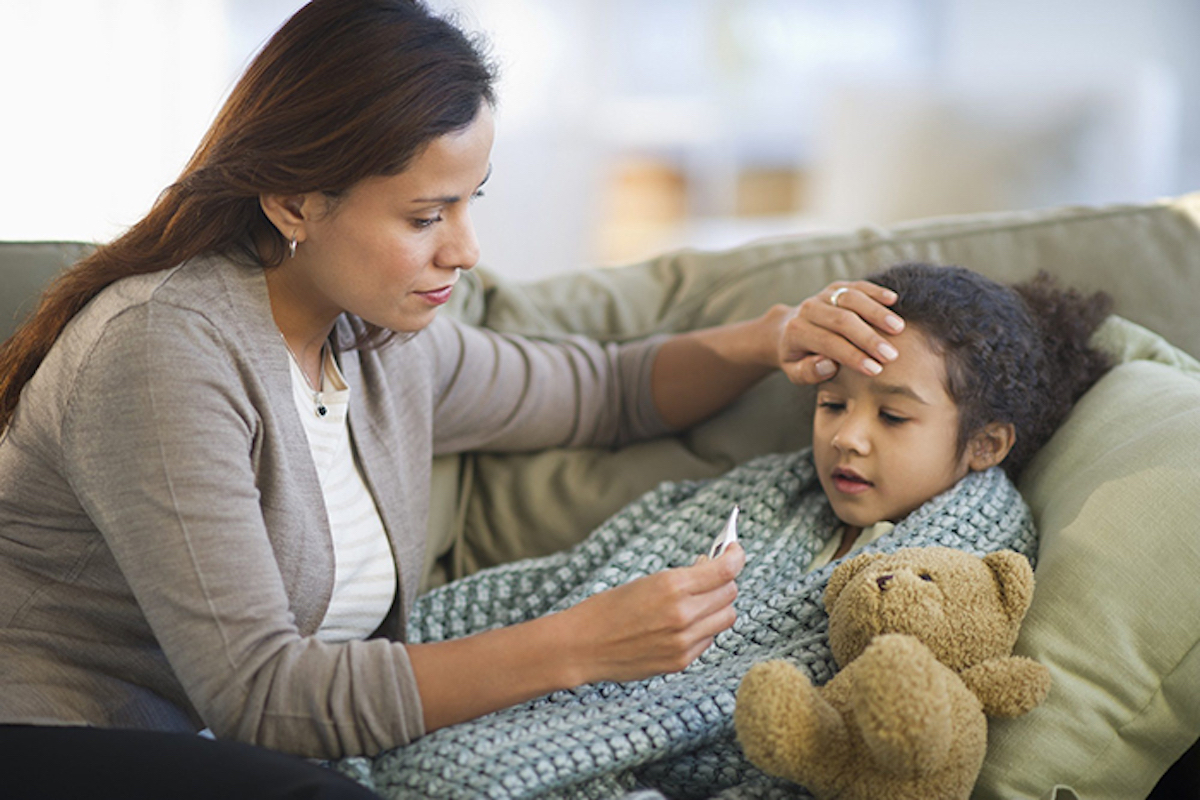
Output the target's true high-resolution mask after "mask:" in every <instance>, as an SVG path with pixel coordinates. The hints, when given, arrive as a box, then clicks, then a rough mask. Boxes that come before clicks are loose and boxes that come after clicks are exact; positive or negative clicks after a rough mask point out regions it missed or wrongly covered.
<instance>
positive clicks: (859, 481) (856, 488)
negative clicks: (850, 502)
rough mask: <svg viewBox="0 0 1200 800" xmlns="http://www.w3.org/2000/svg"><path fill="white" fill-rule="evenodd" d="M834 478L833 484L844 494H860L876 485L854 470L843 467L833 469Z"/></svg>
mask: <svg viewBox="0 0 1200 800" xmlns="http://www.w3.org/2000/svg"><path fill="white" fill-rule="evenodd" d="M832 478H833V485H834V486H835V487H836V488H837V490H838V491H839V492H842V493H844V494H859V493H860V492H865V491H867V490H868V489H870V488H871V487H872V486H874V485H875V484H873V483H871V482H870V481H869V480H867V479H866V478H864V477H863V476H861V475H859V474H858V473H857V472H855V471H854V470H852V469H844V468H842V467H838V468H837V469H835V470H834V471H833V475H832Z"/></svg>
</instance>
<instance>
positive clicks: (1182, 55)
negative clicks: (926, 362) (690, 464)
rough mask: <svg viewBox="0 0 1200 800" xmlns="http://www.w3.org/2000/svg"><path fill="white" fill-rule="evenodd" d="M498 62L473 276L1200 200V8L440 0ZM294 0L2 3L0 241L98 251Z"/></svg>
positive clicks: (778, 0) (1151, 3)
mask: <svg viewBox="0 0 1200 800" xmlns="http://www.w3.org/2000/svg"><path fill="white" fill-rule="evenodd" d="M430 4H431V5H432V6H433V7H434V8H436V9H438V10H439V11H440V12H444V13H448V14H452V15H455V17H456V18H457V19H458V20H459V21H460V23H461V24H462V25H463V26H464V27H466V28H468V29H469V30H472V31H478V32H481V33H483V34H484V35H486V36H487V38H488V40H489V41H490V48H491V52H492V55H493V57H494V58H495V60H496V62H497V63H498V64H499V66H500V69H501V82H500V87H499V88H500V108H499V113H498V117H497V124H498V129H497V139H496V145H495V150H494V153H493V163H494V167H495V169H494V174H493V177H492V179H491V181H490V182H489V184H488V187H487V195H486V197H485V198H484V199H482V200H481V201H479V203H478V204H477V205H476V207H475V219H476V224H477V226H478V228H479V236H480V240H481V242H482V245H483V251H484V256H483V258H484V262H485V263H487V264H488V265H489V266H492V267H494V268H496V269H498V270H500V271H502V272H503V273H505V274H506V275H508V276H510V277H513V278H518V279H533V278H537V277H540V276H543V275H547V274H551V273H554V272H560V271H565V270H570V269H575V268H577V267H579V266H584V265H592V264H604V263H622V262H626V261H630V260H634V259H637V258H641V257H644V256H647V255H650V254H653V253H656V252H659V251H661V250H664V249H668V248H673V247H679V246H696V247H701V248H720V247H727V246H731V245H734V244H738V243H740V242H743V241H746V240H749V239H754V238H760V237H764V236H775V235H783V234H787V233H792V232H797V231H812V230H824V229H838V228H844V227H846V226H853V225H860V224H871V223H878V224H885V223H890V222H896V221H900V220H905V219H913V218H918V217H925V216H931V215H940V214H950V213H965V212H976V211H990V210H1001V209H1017V208H1032V207H1039V206H1046V205H1059V204H1066V203H1088V204H1091V203H1105V202H1120V201H1136V200H1146V199H1151V198H1154V197H1158V196H1163V195H1171V194H1179V193H1182V192H1186V191H1191V190H1194V189H1200V48H1197V47H1196V46H1195V41H1196V39H1197V37H1198V36H1200V2H1197V0H430ZM299 5H300V2H298V0H171V1H170V2H166V0H59V2H55V3H42V2H30V1H29V0H0V108H3V120H4V122H3V124H2V125H0V187H2V189H3V191H0V239H39V238H71V239H95V240H104V239H108V238H111V237H112V236H113V235H115V234H116V233H117V232H119V231H120V230H121V229H122V228H123V227H124V226H126V225H129V224H130V223H132V222H133V221H135V220H136V219H137V218H138V216H140V215H141V214H142V213H144V211H145V210H146V209H147V208H148V207H149V205H150V203H151V202H152V201H153V199H154V196H155V195H156V194H157V192H158V191H159V190H161V189H162V187H163V186H165V185H166V184H168V183H169V182H170V181H171V180H172V179H173V178H174V177H175V175H176V174H177V173H178V171H179V169H180V168H181V167H182V165H183V163H184V162H185V161H186V159H187V157H188V156H189V155H190V153H191V150H192V149H193V148H194V147H195V145H196V143H197V142H198V140H199V138H200V135H201V134H202V133H203V131H204V129H205V127H206V126H207V124H208V122H209V121H210V120H211V118H212V116H213V114H214V113H215V111H216V109H217V107H218V106H219V104H220V102H221V100H222V99H223V97H224V95H225V94H226V93H227V91H228V89H229V87H230V85H231V83H232V81H233V80H234V79H235V77H236V75H237V74H238V72H239V71H240V70H241V68H242V67H243V66H244V65H245V64H246V62H247V61H248V59H249V58H250V57H251V55H252V54H253V53H254V52H255V51H256V50H257V48H258V47H259V46H260V45H261V43H262V41H263V40H264V39H265V38H266V37H267V36H269V35H270V33H271V32H272V31H273V30H274V29H275V28H276V27H278V25H279V24H281V23H282V21H283V20H284V19H285V18H286V17H287V16H288V15H289V14H290V13H291V12H292V11H294V10H295V9H296V8H297V7H298V6H299Z"/></svg>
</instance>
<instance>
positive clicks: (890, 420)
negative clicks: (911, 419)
mask: <svg viewBox="0 0 1200 800" xmlns="http://www.w3.org/2000/svg"><path fill="white" fill-rule="evenodd" d="M879 418H880V419H882V420H883V421H884V422H885V423H887V424H888V425H902V424H904V423H905V422H908V418H907V417H901V416H899V415H898V414H893V413H891V412H890V411H880V412H879Z"/></svg>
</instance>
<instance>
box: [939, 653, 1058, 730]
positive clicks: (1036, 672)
mask: <svg viewBox="0 0 1200 800" xmlns="http://www.w3.org/2000/svg"><path fill="white" fill-rule="evenodd" d="M959 677H961V678H962V680H963V683H965V684H966V685H967V687H968V688H969V689H970V690H971V691H973V692H974V693H975V695H976V696H977V697H978V698H979V701H980V702H981V703H982V704H983V713H985V714H987V715H988V716H990V717H1019V716H1021V715H1022V714H1024V713H1026V712H1028V711H1032V710H1033V709H1034V708H1036V707H1037V706H1038V705H1039V704H1041V702H1042V701H1043V700H1045V699H1046V693H1047V692H1049V691H1050V670H1048V669H1046V667H1045V666H1043V665H1042V664H1039V663H1038V662H1036V661H1033V660H1032V659H1028V658H1025V657H1023V656H1005V657H1003V658H991V659H988V660H987V661H983V662H980V663H979V664H976V665H975V666H973V667H968V668H967V669H965V670H963V671H962V672H961V673H959Z"/></svg>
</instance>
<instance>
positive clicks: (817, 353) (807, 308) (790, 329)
mask: <svg viewBox="0 0 1200 800" xmlns="http://www.w3.org/2000/svg"><path fill="white" fill-rule="evenodd" d="M896 299H897V298H896V293H895V292H893V291H892V290H890V289H885V288H883V287H882V286H877V285H876V284H874V283H869V282H868V281H834V282H833V283H831V284H829V286H827V287H825V288H824V289H822V290H821V291H820V292H818V293H817V294H815V295H813V296H812V297H810V298H808V299H807V300H805V301H804V302H802V303H801V304H800V305H799V306H797V307H796V308H795V309H788V310H789V311H791V313H790V314H789V315H786V317H785V319H784V320H783V324H782V330H781V334H780V337H779V362H780V368H781V369H783V371H784V372H785V373H787V376H788V378H790V379H791V381H792V383H798V384H816V383H820V382H822V381H825V380H828V379H830V378H832V377H833V376H834V375H835V374H837V370H838V366H839V365H840V364H845V365H846V366H849V367H852V368H853V369H856V370H858V371H859V372H861V373H863V374H864V375H878V374H879V373H880V372H881V371H882V370H883V365H884V364H886V363H888V362H889V361H894V360H895V359H896V356H897V355H898V353H897V352H896V348H895V347H894V346H893V345H892V344H891V343H890V342H889V341H888V338H887V337H888V335H890V334H895V333H899V332H900V331H902V330H904V320H902V319H900V317H898V316H896V314H894V313H893V312H892V311H891V310H890V309H889V308H888V306H890V305H891V304H893V303H895V302H896ZM768 313H769V314H771V313H779V312H778V311H777V310H776V309H772V311H771V312H768Z"/></svg>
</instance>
